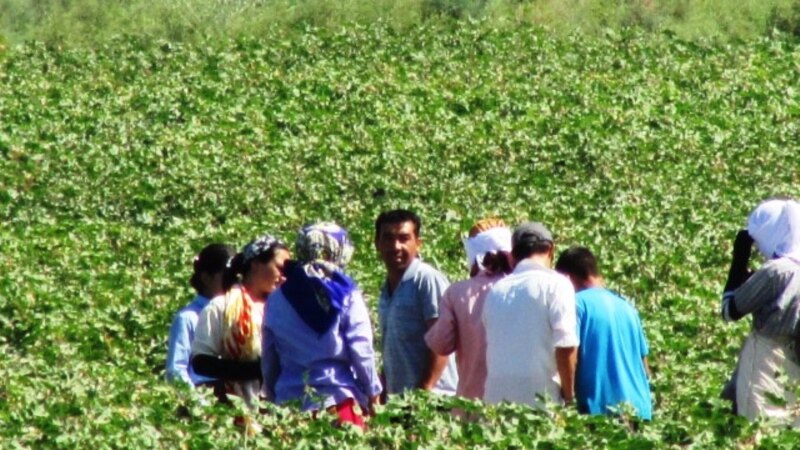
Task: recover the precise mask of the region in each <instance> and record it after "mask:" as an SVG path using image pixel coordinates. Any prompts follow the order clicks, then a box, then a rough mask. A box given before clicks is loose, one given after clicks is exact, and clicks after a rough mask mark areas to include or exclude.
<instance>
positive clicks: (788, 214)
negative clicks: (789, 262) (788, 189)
mask: <svg viewBox="0 0 800 450" xmlns="http://www.w3.org/2000/svg"><path fill="white" fill-rule="evenodd" d="M747 232H748V233H749V234H750V237H752V238H753V240H754V241H755V242H756V246H757V247H758V251H759V252H761V254H762V255H764V257H765V258H767V259H771V258H775V257H778V258H780V257H784V256H787V257H790V258H793V259H797V260H800V203H798V202H796V201H794V200H767V201H764V202H762V203H761V204H760V205H758V206H757V207H756V208H755V209H754V210H753V212H751V213H750V216H748V218H747Z"/></svg>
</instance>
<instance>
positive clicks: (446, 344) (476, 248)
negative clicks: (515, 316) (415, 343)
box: [425, 218, 511, 399]
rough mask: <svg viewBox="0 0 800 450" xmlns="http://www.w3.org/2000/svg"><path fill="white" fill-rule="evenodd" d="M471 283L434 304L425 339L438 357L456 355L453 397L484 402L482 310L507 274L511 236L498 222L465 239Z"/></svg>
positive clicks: (454, 287)
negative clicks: (436, 312) (434, 315)
mask: <svg viewBox="0 0 800 450" xmlns="http://www.w3.org/2000/svg"><path fill="white" fill-rule="evenodd" d="M464 248H465V250H466V252H467V266H468V267H469V269H470V278H468V279H466V280H462V281H459V282H458V283H453V284H451V285H450V287H448V288H447V290H446V291H445V292H444V294H443V295H442V299H441V301H440V302H439V318H438V319H437V320H436V323H435V324H434V325H433V326H432V327H431V328H430V329H429V330H428V332H427V334H426V335H425V342H426V343H427V344H428V347H430V349H431V350H432V351H434V352H436V353H437V354H439V355H445V356H446V355H450V354H452V353H455V354H456V362H457V365H458V387H457V388H456V395H459V396H461V397H465V398H472V399H480V398H483V391H484V384H485V383H486V373H487V368H486V330H484V328H483V321H482V317H483V304H484V302H485V300H486V296H487V294H488V293H489V290H490V289H491V288H492V286H493V285H494V283H495V282H497V281H498V280H499V279H501V278H502V277H504V276H505V275H506V274H508V273H510V272H511V254H510V253H511V230H509V229H508V227H506V224H505V223H504V222H503V221H502V220H500V219H493V218H490V219H483V220H480V221H478V222H477V223H476V224H475V225H474V226H473V227H472V229H470V231H469V237H468V238H466V239H464Z"/></svg>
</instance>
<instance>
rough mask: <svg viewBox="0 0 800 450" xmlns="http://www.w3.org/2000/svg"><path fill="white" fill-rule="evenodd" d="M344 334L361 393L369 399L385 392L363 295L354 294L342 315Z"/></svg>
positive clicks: (356, 292)
mask: <svg viewBox="0 0 800 450" xmlns="http://www.w3.org/2000/svg"><path fill="white" fill-rule="evenodd" d="M342 333H343V335H344V336H343V337H344V340H345V345H347V351H348V354H349V355H350V364H351V365H352V366H353V370H354V371H355V373H356V379H357V382H358V384H359V387H360V388H361V391H362V392H363V393H364V395H366V396H367V397H371V396H374V395H378V394H380V393H381V391H382V390H383V387H382V386H381V382H380V377H379V376H378V370H377V369H376V368H375V349H374V348H373V345H372V323H371V321H370V318H369V311H368V310H367V305H366V303H364V299H363V297H362V296H361V293H360V292H358V291H355V292H353V295H352V297H351V303H350V307H349V308H348V309H347V310H346V311H345V313H344V314H343V315H342Z"/></svg>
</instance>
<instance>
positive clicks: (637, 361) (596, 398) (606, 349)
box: [556, 247, 652, 420]
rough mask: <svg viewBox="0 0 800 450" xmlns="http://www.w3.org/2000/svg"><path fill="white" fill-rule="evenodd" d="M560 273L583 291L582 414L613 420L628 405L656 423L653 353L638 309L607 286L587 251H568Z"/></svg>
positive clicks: (578, 386)
mask: <svg viewBox="0 0 800 450" xmlns="http://www.w3.org/2000/svg"><path fill="white" fill-rule="evenodd" d="M556 270H558V271H559V272H561V273H563V274H564V275H566V276H567V277H569V279H570V281H571V282H572V284H573V286H574V287H575V290H576V291H577V294H576V295H575V300H576V308H577V316H578V317H577V319H578V334H579V337H580V341H581V346H580V348H579V349H578V368H577V371H576V376H575V399H576V402H577V404H578V411H580V412H581V413H584V414H609V415H613V414H619V413H624V412H625V411H624V406H623V405H624V404H629V405H630V406H632V407H633V408H634V410H635V414H636V415H637V416H639V417H641V418H642V419H646V420H650V419H651V418H652V400H651V398H650V383H649V381H648V375H647V368H646V359H645V358H646V356H647V353H648V348H647V341H646V339H645V336H644V330H643V329H642V323H641V320H640V319H639V314H638V313H637V312H636V309H635V308H634V307H633V306H632V305H631V304H630V303H628V302H627V301H626V300H625V299H623V298H622V297H620V296H618V295H617V294H615V293H613V292H611V291H610V290H608V289H606V288H605V287H603V281H602V277H601V276H600V272H599V270H598V268H597V260H596V259H595V257H594V255H593V254H592V252H591V251H589V249H587V248H585V247H572V248H570V249H568V250H566V251H564V252H562V253H561V255H560V256H559V258H558V262H556Z"/></svg>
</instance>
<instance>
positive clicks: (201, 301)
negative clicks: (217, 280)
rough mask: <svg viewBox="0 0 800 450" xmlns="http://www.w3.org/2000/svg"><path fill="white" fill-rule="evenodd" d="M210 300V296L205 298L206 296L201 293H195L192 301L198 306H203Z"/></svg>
mask: <svg viewBox="0 0 800 450" xmlns="http://www.w3.org/2000/svg"><path fill="white" fill-rule="evenodd" d="M210 301H211V299H210V298H207V297H205V296H203V295H200V294H197V296H195V298H194V301H193V302H192V303H194V304H195V305H197V306H198V307H200V308H204V307H205V306H206V305H207V304H208V303H209V302H210Z"/></svg>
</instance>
